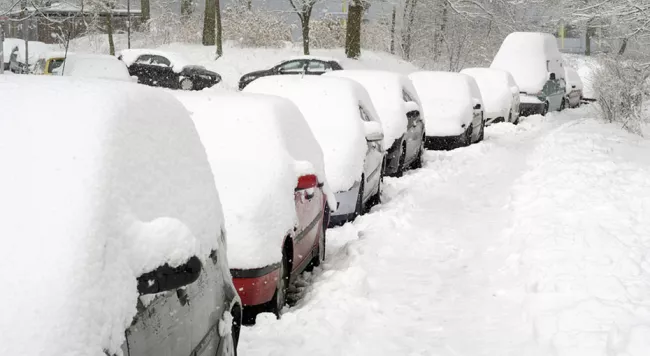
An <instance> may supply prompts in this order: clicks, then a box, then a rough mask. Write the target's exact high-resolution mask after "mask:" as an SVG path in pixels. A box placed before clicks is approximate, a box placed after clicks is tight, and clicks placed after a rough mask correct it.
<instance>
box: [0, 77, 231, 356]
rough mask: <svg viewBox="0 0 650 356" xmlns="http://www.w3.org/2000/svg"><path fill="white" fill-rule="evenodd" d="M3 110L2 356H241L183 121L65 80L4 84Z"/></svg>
mask: <svg viewBox="0 0 650 356" xmlns="http://www.w3.org/2000/svg"><path fill="white" fill-rule="evenodd" d="M0 97H2V98H3V100H4V101H6V102H10V103H12V105H8V106H3V107H2V110H3V112H2V116H0V142H2V144H1V145H2V149H1V150H0V164H1V165H2V167H3V169H4V170H6V171H5V172H10V174H2V175H0V195H1V196H2V199H0V214H2V217H3V218H2V219H0V229H2V231H3V233H4V234H6V235H5V236H8V237H9V238H4V239H3V240H2V244H1V246H0V283H1V284H2V286H3V287H4V288H7V290H8V291H11V292H10V293H5V294H4V295H3V297H2V303H0V314H1V315H2V318H0V333H2V335H3V338H2V345H1V346H0V350H1V351H0V353H1V354H3V355H25V356H38V355H46V354H53V355H111V356H113V355H125V356H145V355H190V354H191V355H202V356H214V355H232V354H233V353H232V352H233V351H234V350H233V349H234V348H235V347H236V344H237V341H238V337H239V326H240V320H241V307H240V305H241V303H240V299H239V296H238V295H237V291H236V290H235V288H234V285H233V284H232V280H231V277H230V272H229V268H228V262H227V257H226V246H225V244H226V242H225V238H226V237H225V228H224V226H225V225H224V218H223V214H222V210H221V204H220V202H219V195H218V193H217V190H216V188H215V185H214V179H213V178H212V172H211V169H210V164H209V162H208V158H207V156H206V154H205V150H204V148H203V145H202V143H201V140H200V137H199V135H198V133H197V132H196V129H195V127H194V124H193V122H192V120H191V118H190V117H189V115H188V113H187V111H186V109H185V108H184V107H183V106H182V105H181V104H180V103H179V102H178V101H177V100H176V99H174V98H173V97H172V96H171V95H169V94H168V93H165V92H163V91H157V90H154V89H151V88H146V87H142V86H138V85H130V84H125V83H121V82H115V81H104V80H92V79H91V80H84V81H78V80H71V79H70V78H65V77H42V76H0ZM34 98H38V105H35V103H34Z"/></svg>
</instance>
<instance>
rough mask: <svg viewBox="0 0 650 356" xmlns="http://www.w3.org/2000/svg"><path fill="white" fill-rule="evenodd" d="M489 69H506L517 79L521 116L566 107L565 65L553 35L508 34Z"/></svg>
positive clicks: (543, 113) (532, 33) (537, 33)
mask: <svg viewBox="0 0 650 356" xmlns="http://www.w3.org/2000/svg"><path fill="white" fill-rule="evenodd" d="M490 67H491V68H496V69H502V70H506V71H508V72H510V73H511V74H512V76H513V77H514V78H515V81H516V82H517V85H518V86H519V90H520V94H521V105H520V113H521V115H529V114H542V115H545V114H546V113H547V112H548V111H550V110H563V109H564V108H565V106H566V99H565V87H566V82H565V78H564V75H565V74H564V65H563V63H562V56H561V54H560V51H559V50H558V48H557V42H556V40H555V37H553V35H551V34H548V33H539V32H513V33H511V34H509V35H508V36H507V37H506V39H505V40H503V43H502V44H501V48H499V52H497V54H496V56H495V57H494V60H493V61H492V65H491V66H490Z"/></svg>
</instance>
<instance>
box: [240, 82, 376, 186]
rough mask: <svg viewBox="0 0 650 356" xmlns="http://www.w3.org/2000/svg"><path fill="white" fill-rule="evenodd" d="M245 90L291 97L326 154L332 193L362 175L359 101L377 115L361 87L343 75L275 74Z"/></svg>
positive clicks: (363, 144)
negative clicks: (302, 75)
mask: <svg viewBox="0 0 650 356" xmlns="http://www.w3.org/2000/svg"><path fill="white" fill-rule="evenodd" d="M244 91H245V92H250V93H261V94H271V95H278V96H282V97H285V98H288V99H291V100H292V101H293V102H294V103H295V104H296V105H297V106H298V108H299V109H300V111H301V112H302V114H303V115H304V116H305V119H306V120H307V123H309V127H310V128H311V130H312V132H313V133H314V136H316V139H317V140H318V143H319V144H320V145H321V148H322V149H323V154H324V156H325V172H326V174H327V181H328V182H329V184H330V187H331V188H332V190H333V191H335V192H340V191H347V190H348V189H350V188H351V187H352V186H353V185H354V182H355V181H357V180H359V179H360V178H361V174H362V172H363V162H364V160H365V157H366V149H367V143H366V139H365V133H364V132H365V131H364V127H363V123H362V121H361V117H360V112H359V103H363V105H364V106H365V107H366V110H368V111H369V114H370V115H372V116H373V117H375V118H376V117H377V114H376V112H375V110H374V108H373V106H372V102H371V101H370V97H369V96H368V93H367V92H366V91H365V89H363V87H362V86H361V85H360V84H358V83H356V82H354V81H352V80H350V79H345V78H334V77H323V76H304V77H301V76H293V75H277V76H270V77H263V78H259V79H257V80H255V81H254V82H252V83H251V84H249V85H248V86H246V88H244Z"/></svg>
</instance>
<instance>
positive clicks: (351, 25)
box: [345, 1, 363, 59]
mask: <svg viewBox="0 0 650 356" xmlns="http://www.w3.org/2000/svg"><path fill="white" fill-rule="evenodd" d="M362 16H363V6H362V5H361V4H360V3H359V2H357V1H351V2H350V5H349V6H348V21H347V22H348V26H347V29H346V31H345V55H346V56H347V57H348V58H353V59H358V58H359V56H361V19H362Z"/></svg>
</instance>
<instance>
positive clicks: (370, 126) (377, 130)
mask: <svg viewBox="0 0 650 356" xmlns="http://www.w3.org/2000/svg"><path fill="white" fill-rule="evenodd" d="M364 130H365V133H366V141H368V142H376V141H381V140H383V139H384V129H383V128H382V127H381V123H379V122H376V121H366V122H364Z"/></svg>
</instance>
